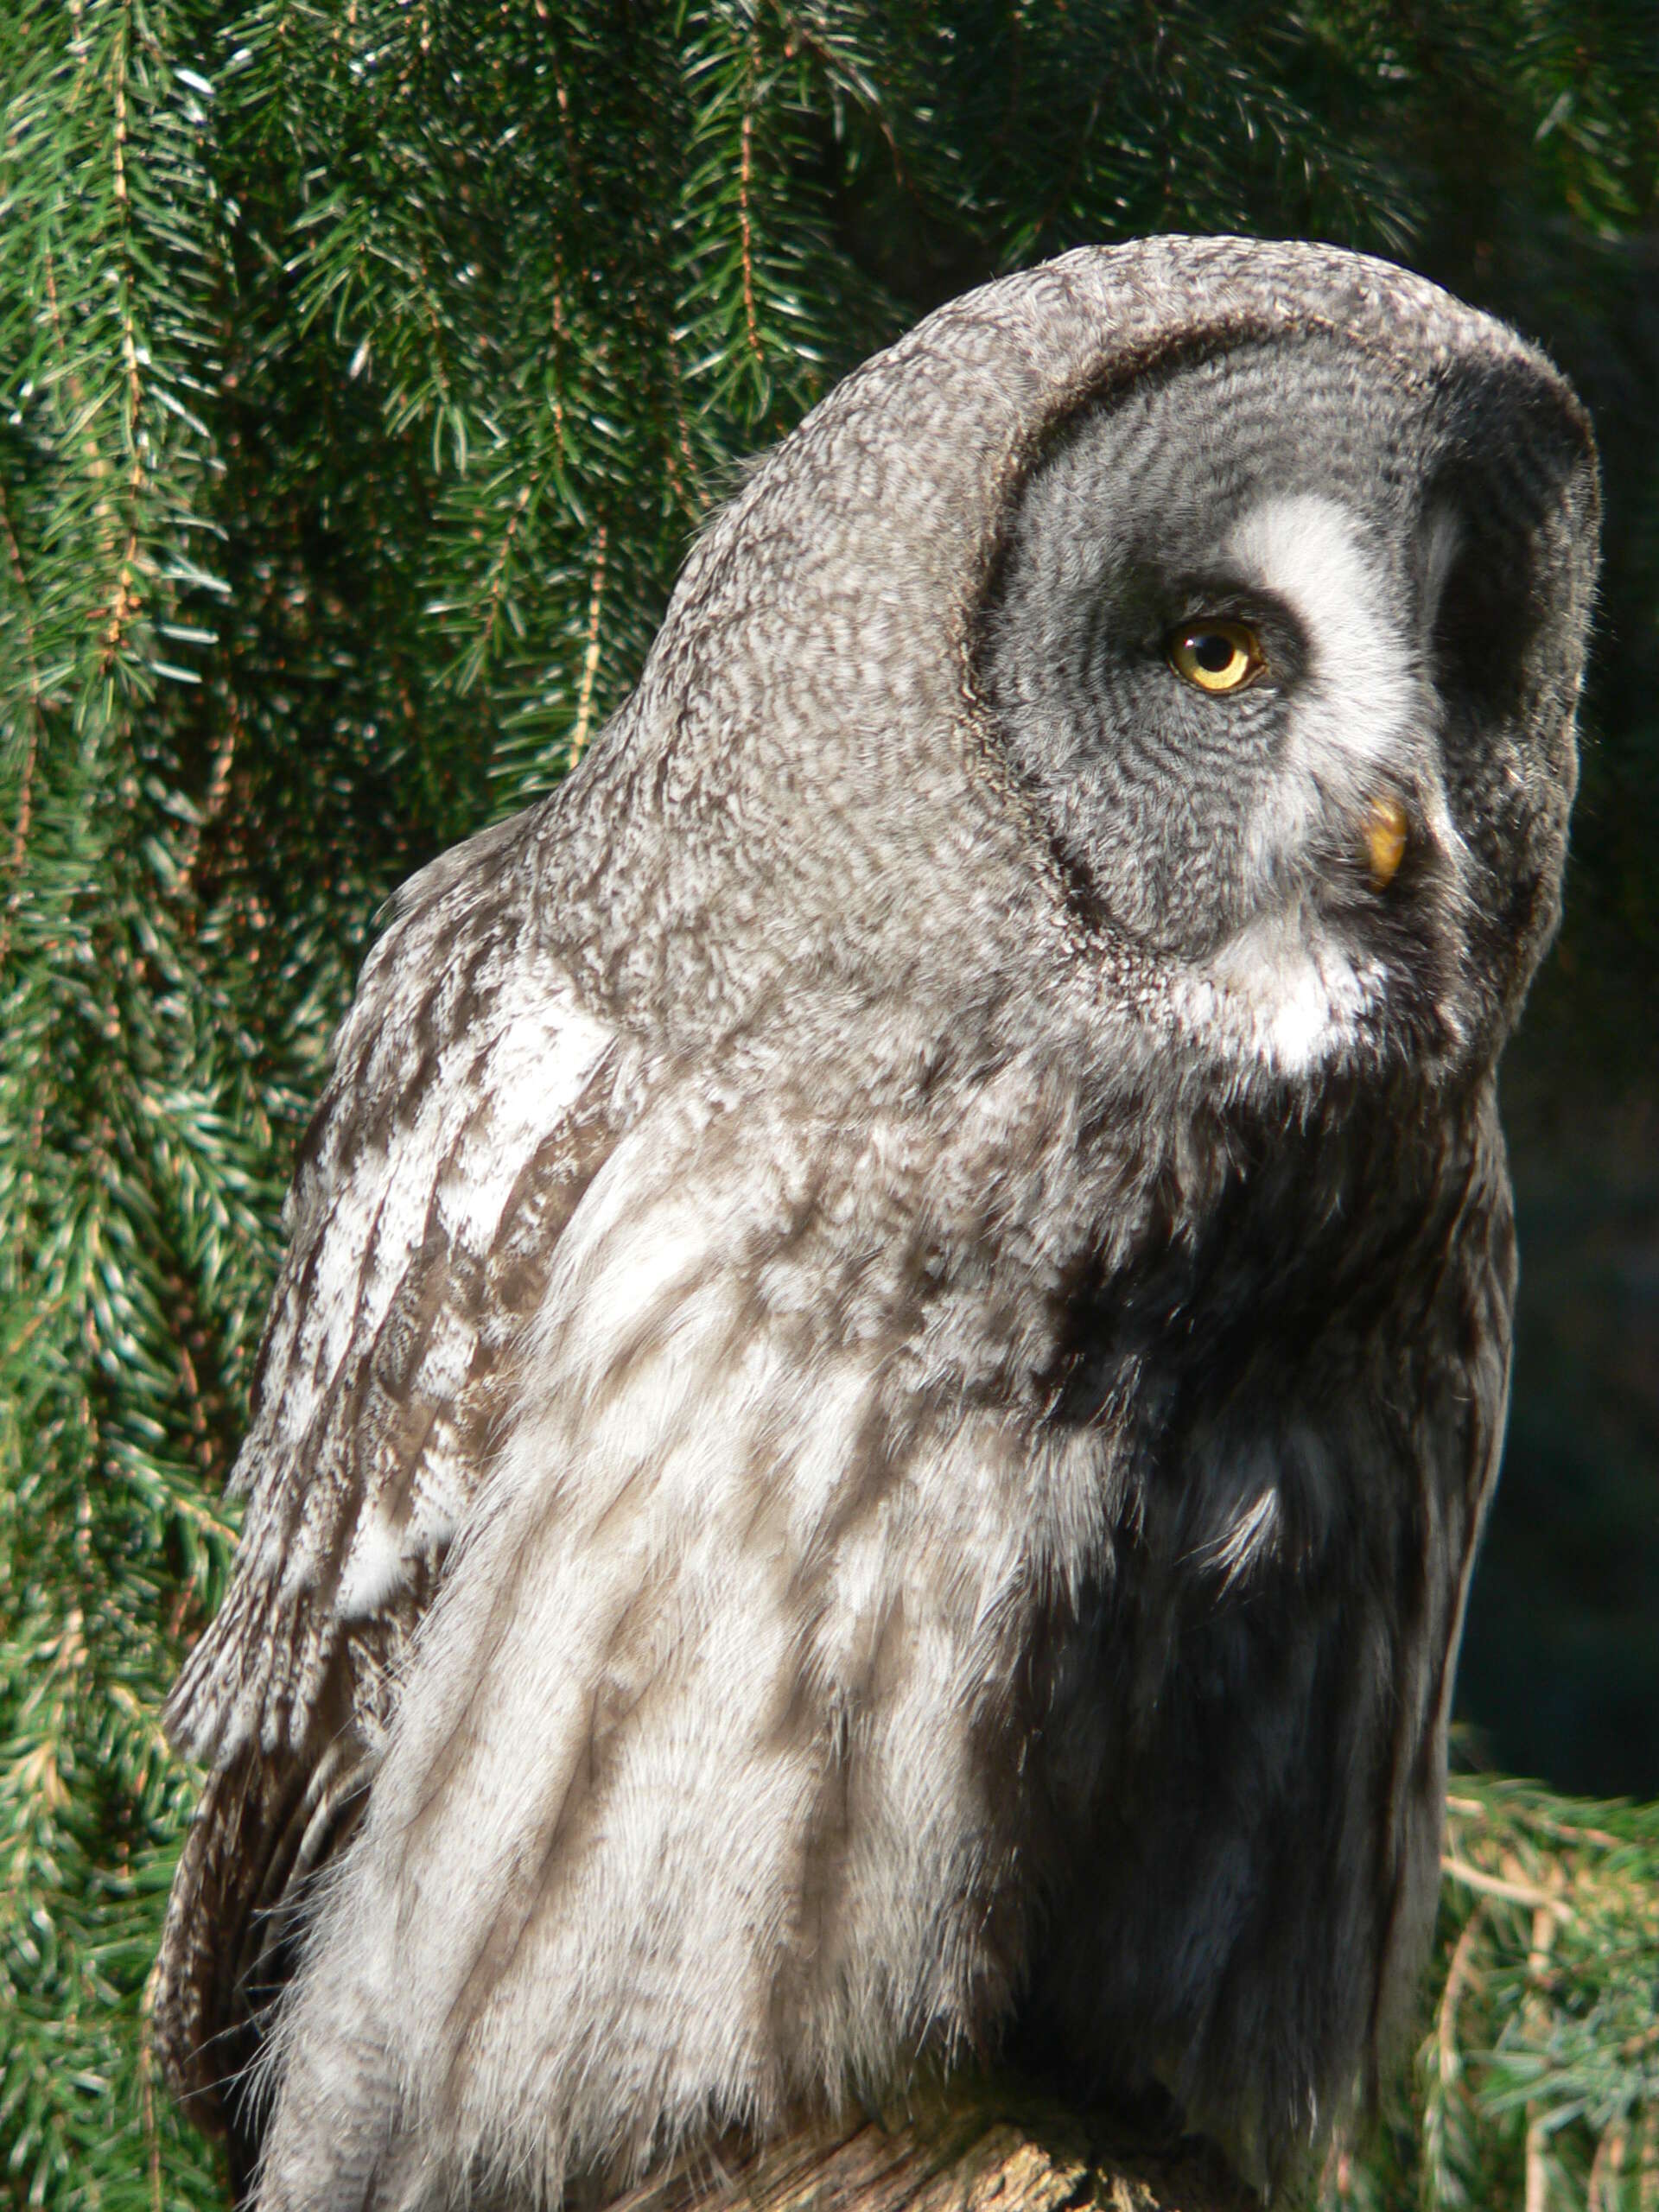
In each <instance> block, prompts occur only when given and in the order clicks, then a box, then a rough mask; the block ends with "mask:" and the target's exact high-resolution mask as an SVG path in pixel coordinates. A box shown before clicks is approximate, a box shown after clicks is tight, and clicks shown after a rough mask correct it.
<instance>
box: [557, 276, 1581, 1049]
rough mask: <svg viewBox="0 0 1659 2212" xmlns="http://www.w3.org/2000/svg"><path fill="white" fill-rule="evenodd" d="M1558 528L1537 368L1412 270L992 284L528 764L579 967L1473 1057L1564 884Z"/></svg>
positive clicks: (718, 991)
mask: <svg viewBox="0 0 1659 2212" xmlns="http://www.w3.org/2000/svg"><path fill="white" fill-rule="evenodd" d="M1595 541H1596V481H1595V462H1594V454H1593V446H1592V440H1591V435H1590V431H1589V426H1588V423H1587V421H1586V416H1585V415H1584V411H1583V410H1582V408H1581V407H1580V405H1579V404H1578V402H1577V400H1576V399H1575V398H1574V397H1573V394H1572V392H1571V391H1570V390H1569V388H1568V387H1567V385H1566V384H1565V383H1564V382H1563V380H1562V379H1561V378H1560V376H1559V375H1558V374H1557V373H1556V372H1555V371H1554V369H1553V368H1552V367H1551V366H1550V365H1549V364H1548V362H1547V361H1546V360H1545V359H1543V358H1542V356H1541V354H1539V353H1537V352H1536V351H1535V350H1534V349H1533V348H1532V347H1531V346H1528V345H1527V344H1526V343H1525V342H1524V341H1523V340H1521V339H1520V338H1518V337H1517V336H1516V334H1515V333H1514V332H1513V331H1510V330H1509V329H1507V328H1506V327H1504V326H1503V324H1501V323H1498V322H1496V321H1493V320H1492V319H1491V317H1489V316H1486V315H1480V314H1478V313H1476V312H1475V311H1474V310H1472V309H1471V308H1466V307H1465V306H1463V305H1462V304H1461V303H1460V302H1457V301H1455V300H1452V299H1451V298H1449V297H1448V296H1447V295H1446V294H1445V293H1444V292H1442V291H1440V290H1439V289H1437V288H1436V287H1435V286H1433V285H1432V284H1429V283H1425V282H1424V281H1423V280H1422V279H1421V278H1419V277H1413V276H1411V275H1409V274H1408V273H1407V272H1406V271H1404V270H1398V269H1394V268H1391V267H1389V265H1388V264H1384V263H1381V262H1377V261H1373V260H1370V259H1368V258H1366V257H1363V256H1362V255H1357V254H1351V253H1344V252H1341V251H1337V250H1335V249H1333V248H1331V247H1325V246H1315V245H1291V244H1273V243H1264V242H1262V241H1256V240H1250V239H1241V238H1156V239H1149V240H1147V241H1145V242H1143V243H1141V244H1139V245H1127V246H1121V247H1113V248H1108V249H1087V250H1084V251H1079V252H1077V253H1073V254H1070V255H1067V256H1065V257H1064V258H1062V259H1061V260H1058V261H1057V262H1053V263H1051V264H1048V265H1047V266H1046V268H1042V269H1039V270H1032V271H1029V272H1027V274H1024V275H1021V276H1018V277H1007V278H1004V279H1003V280H1001V282H1000V283H995V284H991V285H988V286H987V287H985V288H984V289H982V290H981V291H978V292H975V293H970V294H969V295H968V296H966V297H964V298H963V299H960V300H957V301H955V302H951V304H950V305H949V306H948V307H945V308H941V309H940V310H939V311H938V313H937V314H935V315H931V316H929V317H928V318H927V320H926V321H924V322H922V323H920V324H919V325H918V327H916V328H915V329H914V330H912V332H911V333H909V334H908V335H907V336H906V337H905V338H904V339H902V340H900V341H899V343H898V344H897V345H896V346H893V347H891V348H889V350H888V351H887V353H882V354H880V355H878V356H877V357H876V358H875V359H874V360H872V361H869V362H868V363H866V365H864V367H863V368H861V369H860V370H859V371H858V372H855V374H854V375H853V376H851V377H849V378H847V379H846V380H845V382H844V383H842V385H840V386H839V387H838V388H837V389H836V391H834V392H833V393H832V394H831V395H830V396H829V398H828V399H826V400H825V401H824V402H823V404H822V405H821V406H820V407H818V408H817V410H815V411H814V412H813V414H812V415H810V416H809V417H808V418H807V420H806V421H805V422H804V423H803V424H802V425H801V426H800V428H799V429H798V430H796V431H795V432H794V433H793V435H791V436H790V437H789V438H787V439H785V441H784V442H783V443H782V444H781V445H780V446H779V447H778V448H775V449H774V451H773V452H772V454H770V455H769V456H768V457H767V458H766V461H764V462H763V463H762V464H761V465H760V467H757V468H756V469H755V470H754V471H753V474H751V475H750V477H749V479H748V480H747V483H746V485H745V486H744V488H743V490H742V491H741V493H740V494H739V496H738V497H737V499H734V501H733V502H732V504H731V505H729V506H728V508H727V509H726V510H725V511H724V512H722V513H721V515H720V516H719V517H718V518H717V519H716V520H715V522H714V523H713V524H712V525H711V526H710V528H709V531H707V532H706V533H705V535H704V537H703V538H702V541H701V543H699V545H698V546H697V548H696V551H695V552H694V554H693V556H692V557H691V559H690V562H689V563H688V564H687V568H686V570H685V573H684V575H683V577H682V579H681V581H680V584H679V587H678V588H677V591H676V593H675V594H674V599H673V601H672V603H671V607H670V609H669V613H668V616H667V619H666V620H665V621H664V625H663V628H662V631H661V632H660V633H659V635H658V640H657V644H656V645H655V647H654V648H653V650H652V656H651V658H650V661H649V662H648V664H647V666H646V669H645V676H644V678H643V681H642V683H641V685H640V689H639V693H638V694H637V695H636V696H635V699H634V700H633V701H632V702H631V704H630V706H629V708H628V709H626V711H625V713H624V714H623V715H621V716H620V717H619V719H618V721H617V723H616V724H615V725H613V731H612V733H611V734H610V735H609V736H608V737H607V741H606V742H605V743H604V744H602V745H601V746H599V747H595V748H594V753H593V754H592V755H590V758H589V760H588V763H587V764H585V766H584V768H583V771H582V776H581V777H579V778H578V779H574V782H573V785H572V786H571V787H569V788H570V790H571V797H572V802H573V803H572V804H571V805H570V806H569V809H568V810H566V811H565V813H564V815H563V823H562V826H559V827H558V834H559V835H560V836H563V838H565V839H566V840H567V842H568V843H569V847H570V850H569V854H568V855H567V857H566V859H565V860H564V861H563V863H562V865H561V869H560V875H559V880H560V882H561V884H562V887H563V889H562V894H561V895H562V897H563V900H564V902H565V905H566V907H567V909H568V910H569V914H570V922H571V927H570V931H569V935H570V938H571V940H572V944H573V948H574V949H573V950H572V952H571V954H570V957H573V958H575V959H578V960H581V959H582V958H584V957H588V956H587V955H586V954H584V952H583V950H582V947H583V945H584V944H594V945H600V946H602V947H603V948H604V949H605V953H604V966H603V970H602V973H596V974H595V976H594V988H602V989H604V990H606V991H607V992H609V993H610V994H611V995H613V996H614V997H616V998H618V999H620V1000H623V1001H632V1003H633V1004H634V1005H635V1006H636V1007H641V1008H642V1009H643V1014H644V1017H645V1018H647V1019H651V1020H662V1021H665V1022H667V1023H669V1024H671V1025H678V1026H679V1027H681V1028H682V1029H683V1032H684V1033H686V1034H687V1035H688V1037H690V1039H693V1040H704V1041H706V1039H708V1037H709V1035H710V1034H711V1033H715V1034H718V1033H721V1031H722V1030H723V1029H724V1028H725V1027H728V1026H729V1025H737V1024H743V1023H753V1022H755V1021H757V1020H782V1021H785V1022H794V1023H797V1024H798V1023H799V1022H801V1021H804V1020H817V1022H818V1027H819V1028H820V1029H821V1030H822V1031H823V1033H825V1034H826V1035H829V1036H834V1035H835V1034H836V1033H838V1029H837V1025H838V1024H839V1022H840V1020H841V1011H840V1010H841V1009H843V1008H845V1007H849V1006H850V1005H852V1004H855V1003H859V1002H861V1003H864V1004H867V1005H870V1006H873V1007H874V1008H875V1009H876V1011H877V1014H878V1015H879V1016H880V1020H879V1021H878V1022H877V1024H876V1025H875V1027H876V1028H877V1030H878V1031H879V1032H880V1033H883V1034H887V1033H891V1034H892V1035H893V1037H894V1038H895V1039H898V1042H897V1043H896V1044H895V1046H894V1047H893V1049H894V1052H895V1054H899V1055H900V1056H902V1054H903V1053H906V1052H908V1053H910V1054H911V1056H912V1059H914V1058H916V1056H917V1055H918V1054H919V1055H920V1056H921V1057H922V1058H925V1057H926V1055H927V1054H928V1053H929V1052H931V1051H932V1050H933V1048H934V1047H933V1041H932V1040H936V1039H938V1038H940V1037H944V1036H949V1037H950V1038H952V1039H958V1040H960V1039H979V1040H981V1041H980V1043H978V1044H976V1045H975V1046H972V1047H971V1049H973V1050H975V1051H976V1052H978V1053H979V1055H980V1058H982V1059H988V1058H993V1057H995V1055H996V1054H997V1053H999V1052H1004V1051H1006V1050H1007V1049H1008V1048H1009V1040H1010V1039H1013V1040H1014V1042H1015V1043H1016V1044H1017V1042H1018V1040H1019V1039H1020V1038H1021V1037H1022V1036H1029V1035H1030V1034H1031V1033H1032V1030H1033V1025H1035V1026H1036V1027H1039V1028H1040V1027H1041V1026H1042V1025H1043V1024H1044V1022H1045V1021H1047V1022H1048V1023H1049V1026H1050V1028H1051V1031H1052V1034H1053V1036H1054V1037H1055V1038H1056V1039H1057V1040H1058V1045H1059V1046H1061V1047H1065V1046H1066V1040H1067V1039H1071V1038H1073V1037H1074V1036H1075V1034H1076V1024H1077V1020H1078V1019H1082V1020H1084V1021H1085V1022H1089V1021H1093V1022H1095V1024H1096V1028H1097V1027H1098V1023H1099V1021H1101V1020H1105V1021H1107V1022H1108V1023H1109V1024H1110V1023H1112V1022H1116V1024H1117V1026H1118V1027H1119V1029H1120V1030H1121V1029H1122V1026H1123V1025H1124V1024H1125V1023H1127V1024H1128V1025H1129V1026H1130V1027H1134V1026H1135V1024H1136V1022H1137V1021H1138V1022H1139V1024H1140V1033H1141V1035H1142V1036H1143V1037H1144V1039H1145V1040H1146V1046H1147V1050H1148V1051H1155V1050H1156V1049H1157V1046H1158V1045H1159V1042H1160V1040H1165V1041H1166V1042H1169V1043H1171V1044H1173V1047H1174V1049H1175V1052H1176V1054H1177V1057H1178V1060H1179V1065H1183V1066H1186V1065H1198V1064H1199V1063H1201V1064H1202V1065H1204V1066H1205V1068H1207V1069H1209V1070H1211V1071H1216V1069H1217V1064H1219V1067H1220V1072H1221V1075H1222V1077H1223V1080H1224V1081H1225V1082H1228V1083H1233V1084H1249V1083H1251V1082H1252V1081H1253V1080H1255V1079H1256V1078H1260V1079H1262V1081H1264V1082H1265V1083H1266V1084H1268V1086H1269V1087H1273V1086H1276V1085H1277V1084H1279V1083H1280V1082H1281V1079H1283V1078H1286V1077H1289V1078H1291V1079H1292V1080H1294V1081H1300V1079H1302V1078H1304V1077H1306V1076H1307V1075H1308V1074H1309V1073H1310V1072H1311V1071H1318V1070H1321V1069H1325V1070H1332V1071H1338V1072H1341V1071H1347V1070H1351V1069H1352V1070H1357V1071H1361V1072H1365V1071H1370V1072H1376V1071H1389V1070H1391V1069H1398V1068H1400V1067H1402V1066H1404V1067H1408V1068H1410V1069H1412V1070H1414V1071H1421V1072H1422V1073H1424V1074H1426V1075H1427V1076H1429V1077H1433V1078H1435V1079H1437V1080H1438V1079H1440V1077H1450V1078H1455V1077H1458V1076H1459V1074H1461V1073H1464V1072H1469V1071H1475V1072H1478V1071H1481V1070H1483V1069H1484V1068H1486V1067H1489V1066H1490V1065H1491V1062H1492V1060H1493V1058H1495V1056H1496V1053H1497V1050H1498V1047H1499V1046H1500V1045H1501V1044H1502V1041H1503V1037H1504V1035H1505V1034H1506V1033H1507V1031H1508V1029H1509V1027H1510V1025H1511V1023H1512V1022H1513V1020H1514V1018H1515V1014H1516V1011H1517V1009H1518V1007H1519V1004H1520V1001H1521V998H1522V994H1523V992H1524V990H1525V988H1526V984H1527V982H1528V980H1529V977H1530V976H1531V974H1532V971H1533V969H1534V968H1535V966H1536V964H1537V961H1538V959H1539V957H1540V955H1541V951H1542V950H1543V947H1544V945H1545V944H1546V943H1547V942H1548V937H1549V934H1550V931H1551V930H1552V929H1553V927H1554V922H1555V918H1556V916H1557V912H1558V910H1559V904H1560V880H1561V870H1562V865H1563V861H1564V855H1565V843H1566V831H1567V813H1568V810H1569V807H1570V805H1571V802H1572V795H1573V781H1574V759H1575V755H1574V742H1573V714H1574V709H1575V702H1576V699H1577V695H1578V689H1579V683H1580V670H1581V666H1582V660H1583V652H1584V639H1585V632H1586V625H1587V620H1588V614H1589V605H1590V597H1591V592H1592V582H1593V575H1594V567H1595ZM594 784H604V785H607V793H606V796H605V798H604V799H603V800H602V802H601V803H600V804H594V805H593V806H590V807H587V806H583V805H582V804H580V803H578V802H577V800H576V790H575V786H577V785H588V786H591V785H594ZM556 826H558V825H556ZM573 883H582V884H584V885H586V886H587V887H588V890H587V892H586V893H585V904H584V903H583V902H582V901H581V900H578V901H576V902H575V904H573V903H572V899H571V893H570V888H569V887H570V886H571V885H572V884H573ZM596 958H597V956H595V959H596ZM1091 992H1092V993H1093V997H1092V999H1091V998H1090V993H1091ZM1079 1007H1082V1008H1083V1009H1084V1011H1083V1013H1082V1014H1079V1013H1078V1009H1079ZM766 1009H769V1011H766ZM815 1009H816V1013H815V1011H814V1010H815ZM883 1024H885V1028H884V1027H883ZM1098 1041H1100V1043H1101V1045H1102V1050H1101V1052H1098V1053H1096V1055H1094V1058H1098V1059H1100V1060H1102V1061H1104V1060H1105V1059H1109V1058H1112V1057H1113V1056H1114V1054H1115V1053H1116V1052H1117V1044H1114V1043H1111V1042H1109V1040H1105V1039H1100V1040H1098ZM1122 1041H1123V1040H1122V1038H1120V1039H1118V1040H1117V1043H1118V1044H1121V1043H1122ZM1129 1041H1130V1043H1131V1045H1132V1044H1133V1039H1131V1040H1129ZM957 1049H963V1050H966V1049H969V1046H966V1045H961V1046H958V1047H957ZM1074 1057H1075V1055H1074ZM1089 1057H1090V1055H1088V1054H1087V1053H1085V1054H1084V1058H1089ZM1119 1057H1121V1055H1119Z"/></svg>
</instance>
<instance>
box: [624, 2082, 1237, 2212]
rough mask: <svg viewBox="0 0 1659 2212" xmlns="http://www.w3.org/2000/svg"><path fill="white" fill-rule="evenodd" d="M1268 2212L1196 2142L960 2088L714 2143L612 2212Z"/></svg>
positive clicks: (967, 2085)
mask: <svg viewBox="0 0 1659 2212" xmlns="http://www.w3.org/2000/svg"><path fill="white" fill-rule="evenodd" d="M993 2208H994V2212H1260V2208H1259V2203H1258V2200H1257V2199H1256V2198H1255V2197H1254V2196H1251V2195H1250V2194H1249V2192H1248V2191H1247V2190H1244V2189H1243V2188H1242V2187H1241V2186H1240V2184H1239V2183H1237V2182H1236V2181H1235V2180H1233V2179H1232V2178H1231V2177H1230V2175H1229V2174H1228V2173H1227V2171H1226V2170H1225V2169H1224V2167H1223V2165H1222V2164H1221V2163H1220V2161H1219V2160H1218V2159H1217V2158H1215V2157H1214V2156H1213V2155H1212V2154H1211V2153H1209V2152H1206V2151H1205V2150H1204V2149H1203V2148H1202V2147H1196V2148H1195V2147H1194V2146H1192V2145H1186V2144H1183V2145H1179V2146H1176V2147H1174V2148H1173V2149H1171V2150H1170V2151H1169V2152H1147V2151H1146V2150H1144V2149H1137V2148H1135V2147H1133V2146H1131V2145H1128V2143H1127V2142H1126V2141H1124V2140H1123V2139H1122V2137H1121V2136H1119V2135H1116V2134H1115V2133H1113V2131H1112V2130H1111V2128H1110V2126H1109V2124H1108V2123H1106V2122H1100V2123H1098V2124H1096V2123H1095V2122H1093V2121H1091V2120H1090V2119H1089V2118H1087V2117H1085V2116H1083V2115H1080V2114H1078V2113H1071V2112H1068V2111H1065V2110H1064V2109H1062V2108H1061V2107H1058V2106H1055V2105H1052V2104H1048V2103H1045V2102H1044V2101H1042V2100H1041V2099H1040V2098H1038V2097H1035V2096H1033V2095H1031V2094H1027V2093H1024V2092H1022V2091H1020V2089H1018V2088H1002V2087H1001V2085H999V2084H996V2083H987V2082H982V2081H969V2082H952V2083H951V2084H950V2085H949V2086H948V2088H945V2089H944V2090H934V2091H931V2092H930V2093H929V2095H928V2097H927V2098H926V2100H925V2101H922V2100H919V2099H918V2100H917V2101H914V2102H912V2104H911V2105H910V2106H908V2107H906V2109H905V2110H903V2111H902V2112H899V2113H888V2114H887V2115H884V2116H883V2117H881V2118H880V2119H876V2118H871V2117H865V2116H863V2115H857V2116H855V2117H849V2119H847V2120H843V2121H842V2122H841V2123H840V2124H839V2125H829V2124H825V2125H820V2126H814V2127H810V2128H804V2129H802V2130H801V2131H799V2132H798V2133H795V2134H792V2135H790V2136H787V2137H785V2139H783V2140H781V2141H780V2142H777V2143H773V2144H770V2145H766V2147H765V2148H763V2149H761V2150H760V2151H758V2152H755V2151H745V2150H743V2149H742V2148H741V2147H732V2148H728V2149H726V2150H722V2151H720V2152H711V2151H709V2150H708V2149H706V2148H705V2149H703V2150H702V2151H701V2152H698V2153H696V2155H695V2156H694V2157H690V2158H683V2159H682V2160H680V2161H679V2162H678V2163H677V2164H675V2165H673V2166H671V2167H670V2168H669V2169H668V2171H666V2172H664V2173H663V2174H661V2175H659V2176H658V2177H654V2178H652V2180H650V2181H648V2182H645V2183H641V2184H640V2185H639V2187H638V2188H637V2189H634V2190H630V2191H629V2192H628V2193H627V2195H626V2196H622V2197H620V2198H618V2199H616V2200H615V2201H614V2202H613V2205H612V2206H611V2207H610V2208H609V2212H993Z"/></svg>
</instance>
